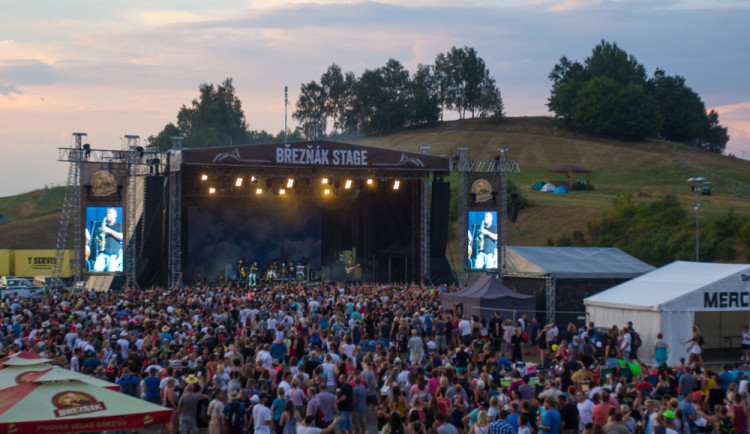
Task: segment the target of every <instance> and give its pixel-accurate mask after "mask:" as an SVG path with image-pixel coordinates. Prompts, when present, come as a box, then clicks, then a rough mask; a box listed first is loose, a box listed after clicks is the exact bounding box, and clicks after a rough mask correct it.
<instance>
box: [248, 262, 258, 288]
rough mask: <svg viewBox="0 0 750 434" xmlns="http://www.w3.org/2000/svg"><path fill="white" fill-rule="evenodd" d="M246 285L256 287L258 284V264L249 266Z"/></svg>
mask: <svg viewBox="0 0 750 434" xmlns="http://www.w3.org/2000/svg"><path fill="white" fill-rule="evenodd" d="M248 279H249V281H248V283H249V284H250V285H257V284H258V263H257V262H253V265H251V266H250V272H249V273H248Z"/></svg>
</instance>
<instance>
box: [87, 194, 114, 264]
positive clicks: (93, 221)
mask: <svg viewBox="0 0 750 434" xmlns="http://www.w3.org/2000/svg"><path fill="white" fill-rule="evenodd" d="M84 229H85V230H84V234H85V237H86V247H85V252H84V258H85V265H86V271H88V272H91V273H118V272H122V238H123V229H122V207H121V206H111V207H104V206H90V207H87V208H86V227H85V228H84Z"/></svg>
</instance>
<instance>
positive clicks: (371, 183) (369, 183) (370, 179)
mask: <svg viewBox="0 0 750 434" xmlns="http://www.w3.org/2000/svg"><path fill="white" fill-rule="evenodd" d="M373 184H375V181H373V179H372V178H367V185H373Z"/></svg>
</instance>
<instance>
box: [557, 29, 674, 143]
mask: <svg viewBox="0 0 750 434" xmlns="http://www.w3.org/2000/svg"><path fill="white" fill-rule="evenodd" d="M645 71H646V70H645V68H644V67H643V65H641V64H639V63H638V61H637V60H636V59H635V58H634V57H633V56H631V55H628V54H627V53H626V52H625V51H624V50H622V49H620V48H619V47H618V46H617V44H614V43H609V42H607V41H601V43H600V44H599V45H597V46H596V47H594V49H593V51H592V53H591V56H589V57H587V58H586V59H585V61H584V64H581V63H578V62H571V61H570V60H568V58H567V57H565V56H563V57H562V58H561V59H560V63H558V64H557V65H555V67H554V68H553V69H552V71H551V72H550V74H549V76H548V77H549V79H550V80H552V90H551V92H550V98H549V101H548V104H547V105H548V107H549V108H550V109H551V110H552V111H554V112H555V116H557V117H559V118H561V119H563V120H564V121H565V123H566V124H567V125H568V126H569V127H571V128H573V129H578V130H582V131H587V132H590V133H593V134H599V135H604V136H608V137H612V138H616V139H620V140H643V139H645V138H646V137H650V136H653V135H655V134H656V133H657V132H658V131H659V126H660V116H659V112H658V109H657V106H656V103H655V101H654V98H653V97H652V96H651V95H650V94H649V93H648V92H646V89H645V85H646V72H645Z"/></svg>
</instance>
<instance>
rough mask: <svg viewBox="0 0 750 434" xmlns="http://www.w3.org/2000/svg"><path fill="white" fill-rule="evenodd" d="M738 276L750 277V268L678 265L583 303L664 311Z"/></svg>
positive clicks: (653, 272) (601, 293)
mask: <svg viewBox="0 0 750 434" xmlns="http://www.w3.org/2000/svg"><path fill="white" fill-rule="evenodd" d="M739 273H742V274H750V264H714V263H709V262H685V261H676V262H672V263H671V264H669V265H665V266H663V267H661V268H659V269H656V270H654V271H651V272H650V273H647V274H644V275H643V276H640V277H637V278H635V279H633V280H629V281H627V282H623V283H621V284H619V285H617V286H614V287H612V288H610V289H607V290H605V291H602V292H600V293H598V294H594V295H592V296H590V297H587V298H586V299H584V300H583V303H584V304H585V305H587V306H612V307H619V308H626V309H627V308H630V309H645V310H662V308H663V307H665V306H666V305H668V304H672V303H673V302H676V301H678V300H680V299H681V298H684V297H687V296H689V295H691V294H692V293H694V292H697V291H700V290H702V289H704V288H705V287H706V286H709V285H712V284H714V283H716V282H719V281H722V280H724V279H727V278H729V277H732V276H735V275H737V274H739Z"/></svg>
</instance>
